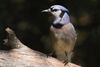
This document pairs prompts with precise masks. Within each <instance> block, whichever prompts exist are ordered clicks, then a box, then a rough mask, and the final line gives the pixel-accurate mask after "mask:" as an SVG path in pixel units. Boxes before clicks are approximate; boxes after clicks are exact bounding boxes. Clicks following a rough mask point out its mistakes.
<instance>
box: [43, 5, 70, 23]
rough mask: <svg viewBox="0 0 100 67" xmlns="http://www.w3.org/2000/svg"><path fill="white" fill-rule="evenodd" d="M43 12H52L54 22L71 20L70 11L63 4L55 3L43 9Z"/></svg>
mask: <svg viewBox="0 0 100 67" xmlns="http://www.w3.org/2000/svg"><path fill="white" fill-rule="evenodd" d="M42 12H47V13H50V14H51V15H52V16H53V20H54V21H53V24H54V25H56V24H60V25H63V24H66V23H68V22H69V21H70V19H69V11H68V9H66V8H65V7H63V6H61V5H53V6H51V7H50V8H49V9H46V10H43V11H42Z"/></svg>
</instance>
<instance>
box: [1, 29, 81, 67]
mask: <svg viewBox="0 0 100 67" xmlns="http://www.w3.org/2000/svg"><path fill="white" fill-rule="evenodd" d="M6 32H7V34H8V36H7V39H5V40H4V41H5V43H4V44H5V45H7V47H10V49H9V50H0V67H81V66H78V65H76V64H73V63H68V64H67V65H64V63H62V62H60V61H59V60H57V59H55V58H53V57H47V56H46V55H45V54H43V53H41V52H38V51H35V50H32V49H30V48H28V47H27V46H25V45H24V44H23V43H21V41H20V40H19V39H18V38H17V37H16V35H15V33H14V31H13V30H11V29H10V28H6Z"/></svg>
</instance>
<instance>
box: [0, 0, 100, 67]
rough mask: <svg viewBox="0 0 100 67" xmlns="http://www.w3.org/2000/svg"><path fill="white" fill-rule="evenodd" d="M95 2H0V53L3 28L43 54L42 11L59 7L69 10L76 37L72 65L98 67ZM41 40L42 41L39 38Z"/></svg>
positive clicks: (99, 7) (99, 28)
mask: <svg viewBox="0 0 100 67" xmlns="http://www.w3.org/2000/svg"><path fill="white" fill-rule="evenodd" d="M99 2H100V1H99V0H0V49H7V48H6V47H5V46H4V45H3V39H4V38H6V33H5V28H6V27H10V28H12V29H13V30H14V31H15V33H16V35H17V37H18V38H19V39H20V40H21V41H22V42H23V43H24V44H25V45H27V46H29V47H30V48H32V49H34V50H38V51H41V52H44V53H47V51H46V50H45V47H44V43H43V42H42V41H45V40H46V38H45V36H48V32H49V26H50V25H49V23H48V20H47V16H44V14H42V13H41V11H42V10H43V9H46V8H48V7H50V6H51V5H53V4H61V5H63V6H65V7H66V8H68V9H69V11H70V14H71V21H72V23H73V25H74V26H75V28H76V31H77V34H78V40H77V43H76V44H77V45H76V47H75V54H74V57H73V63H76V64H79V65H82V66H84V67H99V66H100V65H99V64H100V38H99V37H100V20H99V19H100V4H99ZM43 37H44V38H43Z"/></svg>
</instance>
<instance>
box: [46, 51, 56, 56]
mask: <svg viewBox="0 0 100 67" xmlns="http://www.w3.org/2000/svg"><path fill="white" fill-rule="evenodd" d="M49 56H53V57H55V52H54V51H52V52H51V53H49V54H47V57H49Z"/></svg>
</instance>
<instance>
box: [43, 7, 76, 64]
mask: <svg viewBox="0 0 100 67" xmlns="http://www.w3.org/2000/svg"><path fill="white" fill-rule="evenodd" d="M42 12H46V13H50V14H51V16H52V17H53V18H51V19H50V20H51V22H50V23H51V25H50V28H49V30H50V41H51V44H50V45H51V48H52V52H54V54H55V55H56V58H57V59H59V60H60V61H62V62H67V63H68V62H71V60H72V56H73V49H74V47H75V43H76V40H77V34H76V31H75V28H74V26H73V24H72V23H71V20H70V14H69V10H68V9H67V8H65V7H64V6H62V5H52V6H51V7H50V8H48V9H45V10H42Z"/></svg>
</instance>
